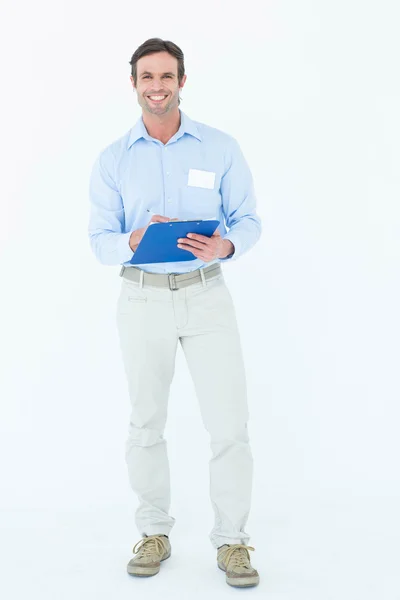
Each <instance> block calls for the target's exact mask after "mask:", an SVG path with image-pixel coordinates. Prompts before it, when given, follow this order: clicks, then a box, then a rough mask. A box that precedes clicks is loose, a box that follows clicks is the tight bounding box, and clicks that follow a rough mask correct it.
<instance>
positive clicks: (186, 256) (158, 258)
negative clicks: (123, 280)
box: [129, 219, 220, 265]
mask: <svg viewBox="0 0 400 600" xmlns="http://www.w3.org/2000/svg"><path fill="white" fill-rule="evenodd" d="M219 223H220V222H219V221H218V220H217V219H210V220H208V221H202V220H201V219H197V220H193V221H168V222H167V223H151V225H149V226H148V228H147V229H146V231H145V233H144V236H143V237H142V239H141V240H140V242H139V245H138V247H137V248H136V251H135V253H134V255H133V256H132V258H131V260H130V261H129V262H130V264H131V265H138V264H140V265H141V264H146V263H162V262H179V261H185V260H186V261H187V260H196V257H195V256H194V254H192V252H190V251H189V250H183V249H182V248H178V246H177V243H178V239H179V238H185V237H186V236H187V234H188V233H199V234H200V235H206V236H207V237H211V236H212V235H213V233H214V232H215V231H216V229H217V227H218V225H219Z"/></svg>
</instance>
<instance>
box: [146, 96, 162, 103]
mask: <svg viewBox="0 0 400 600" xmlns="http://www.w3.org/2000/svg"><path fill="white" fill-rule="evenodd" d="M166 97H167V96H148V98H150V100H151V101H152V102H162V101H163V100H165V98H166Z"/></svg>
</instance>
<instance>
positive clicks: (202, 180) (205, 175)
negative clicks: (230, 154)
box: [188, 169, 215, 190]
mask: <svg viewBox="0 0 400 600" xmlns="http://www.w3.org/2000/svg"><path fill="white" fill-rule="evenodd" d="M214 184H215V173H213V172H212V171H201V170H200V169H189V177H188V185H190V186H192V187H201V188H207V189H208V190H213V189H214Z"/></svg>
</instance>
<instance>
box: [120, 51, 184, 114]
mask: <svg viewBox="0 0 400 600" xmlns="http://www.w3.org/2000/svg"><path fill="white" fill-rule="evenodd" d="M136 68H137V82H136V86H135V83H134V81H133V78H132V76H131V81H132V85H133V87H134V88H136V93H137V98H138V102H139V104H140V106H141V107H142V109H143V110H145V111H146V112H149V113H151V114H153V115H163V114H166V113H168V112H170V111H171V110H173V109H175V108H176V107H177V106H178V100H179V90H180V89H182V88H183V86H184V84H185V81H186V75H185V76H184V77H183V79H182V81H181V83H180V86H179V84H178V59H176V58H175V57H174V56H171V54H169V53H168V52H157V53H155V54H148V55H147V56H143V57H142V58H139V60H138V61H137V63H136ZM160 97H161V98H160Z"/></svg>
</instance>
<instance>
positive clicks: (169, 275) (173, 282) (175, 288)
mask: <svg viewBox="0 0 400 600" xmlns="http://www.w3.org/2000/svg"><path fill="white" fill-rule="evenodd" d="M175 275H176V274H175V273H168V283H169V289H170V290H172V291H174V290H179V288H178V287H176V280H175ZM171 281H172V284H173V286H174V287H171Z"/></svg>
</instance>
